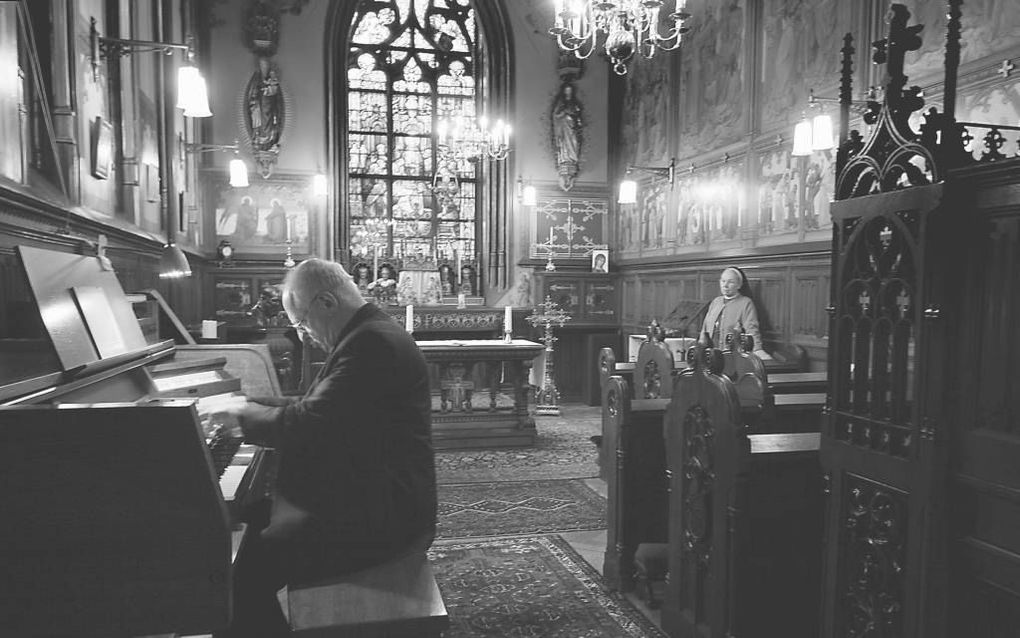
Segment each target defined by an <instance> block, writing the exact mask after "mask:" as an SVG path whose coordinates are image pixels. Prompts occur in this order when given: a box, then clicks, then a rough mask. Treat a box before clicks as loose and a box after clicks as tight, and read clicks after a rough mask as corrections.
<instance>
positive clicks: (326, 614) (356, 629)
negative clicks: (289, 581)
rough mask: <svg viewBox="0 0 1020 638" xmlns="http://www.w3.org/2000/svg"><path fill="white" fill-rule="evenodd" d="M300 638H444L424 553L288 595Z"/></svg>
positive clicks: (445, 623) (286, 603)
mask: <svg viewBox="0 0 1020 638" xmlns="http://www.w3.org/2000/svg"><path fill="white" fill-rule="evenodd" d="M284 596H285V597H286V599H285V600H281V603H283V607H284V609H286V610H287V612H288V614H287V615H288V618H289V619H290V626H291V633H292V634H293V635H295V636H309V637H311V636H315V637H322V638H326V637H333V636H335V637H337V638H341V637H342V638H430V637H434V638H439V636H441V635H442V632H443V631H444V630H445V629H447V628H448V627H449V626H450V618H449V616H448V615H447V613H446V605H445V604H443V597H442V595H441V594H440V592H439V586H438V585H437V584H436V579H435V576H434V575H433V573H432V566H431V565H430V564H429V561H428V557H427V556H426V554H425V553H424V552H414V553H410V554H407V555H405V556H403V557H401V558H398V559H395V560H392V561H390V562H388V563H384V564H383V565H379V566H376V567H372V568H369V569H366V570H363V571H360V572H356V573H353V574H349V575H347V576H345V577H342V578H340V579H330V580H328V581H320V582H314V583H307V584H302V585H300V586H294V587H289V588H286V589H285V590H283V593H281V598H282V597H284Z"/></svg>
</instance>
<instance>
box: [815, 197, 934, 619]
mask: <svg viewBox="0 0 1020 638" xmlns="http://www.w3.org/2000/svg"><path fill="white" fill-rule="evenodd" d="M941 199H942V186H927V187H919V188H914V189H910V190H908V191H902V192H899V193H888V194H884V195H880V196H873V197H867V198H862V199H858V200H848V201H844V202H836V203H834V204H833V209H832V210H833V221H834V223H835V225H836V228H835V231H834V232H835V239H834V246H833V301H834V303H833V306H832V308H831V310H832V313H833V318H832V325H833V328H832V337H831V339H832V341H831V342H830V350H829V354H830V362H829V365H830V372H829V375H830V396H829V412H830V414H829V418H828V422H827V424H826V428H825V430H824V432H823V442H822V458H823V466H824V469H825V472H826V476H827V478H828V480H829V484H828V485H829V504H828V514H827V517H826V520H827V529H826V541H827V542H826V547H827V550H826V551H827V556H826V563H827V569H826V572H825V574H826V575H825V579H826V582H825V588H824V591H825V593H826V601H825V623H826V624H825V627H824V631H823V635H826V636H867V635H875V636H884V635H889V636H908V635H924V634H917V633H914V632H916V630H917V627H918V623H921V622H922V620H921V618H919V617H918V616H919V610H921V609H922V601H921V600H920V592H921V591H922V590H923V587H922V583H923V581H922V578H923V575H924V574H925V571H926V558H925V551H926V550H925V546H926V544H927V543H928V542H929V538H930V533H931V531H932V530H931V529H929V528H928V527H927V525H926V524H924V523H923V522H922V521H923V519H924V517H925V516H931V513H930V512H927V510H928V509H929V508H930V507H931V503H930V499H931V498H932V494H931V493H930V492H929V490H930V487H931V486H930V482H931V478H932V476H934V473H935V472H936V470H937V466H938V461H937V458H936V455H935V450H934V444H933V440H932V439H933V436H934V434H933V431H932V427H931V425H930V422H929V419H930V417H931V415H932V414H933V413H934V412H937V408H935V406H937V405H938V402H939V398H938V397H935V396H926V395H925V393H926V392H928V389H929V388H933V387H936V386H934V385H933V384H932V383H931V381H932V379H931V377H932V375H933V374H935V369H936V367H937V366H938V365H941V364H942V358H943V357H940V356H939V355H938V354H937V352H936V350H935V348H933V347H928V345H929V344H938V345H941V344H943V343H944V342H943V341H942V340H941V338H940V336H941V335H940V334H938V331H939V330H940V329H941V326H940V325H939V324H938V323H937V322H932V321H930V319H931V318H932V317H934V316H937V311H936V307H935V306H929V304H932V303H933V302H932V299H934V298H937V297H938V296H939V291H938V290H937V289H936V288H935V286H936V285H937V283H938V281H937V276H936V274H935V273H936V268H937V263H929V261H933V262H938V260H939V255H938V254H937V253H936V252H935V251H932V250H931V245H930V244H931V241H932V238H933V236H935V235H936V234H937V233H938V228H937V223H938V216H939V214H940V212H941V209H940V206H941V204H942V201H941ZM944 261H945V260H943V263H944ZM873 624H875V625H879V626H881V627H883V628H884V629H883V630H882V631H883V632H887V633H875V634H872V633H870V631H869V630H868V629H867V628H866V626H869V625H873ZM908 628H909V631H908Z"/></svg>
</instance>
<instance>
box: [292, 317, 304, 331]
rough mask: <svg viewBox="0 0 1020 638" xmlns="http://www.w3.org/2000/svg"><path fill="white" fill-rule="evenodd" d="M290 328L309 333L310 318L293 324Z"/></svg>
mask: <svg viewBox="0 0 1020 638" xmlns="http://www.w3.org/2000/svg"><path fill="white" fill-rule="evenodd" d="M290 327H291V328H293V329H295V330H299V331H301V332H308V317H305V318H304V319H301V320H300V321H295V322H293V323H291V324H290Z"/></svg>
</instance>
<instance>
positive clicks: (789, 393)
mask: <svg viewBox="0 0 1020 638" xmlns="http://www.w3.org/2000/svg"><path fill="white" fill-rule="evenodd" d="M726 345H727V349H726V350H724V351H723V374H725V375H726V376H727V377H729V379H730V380H731V381H733V383H734V384H735V385H736V387H737V394H738V395H739V397H740V405H741V408H743V409H744V410H753V409H755V407H756V406H757V409H758V410H760V413H761V415H760V417H754V416H752V415H751V414H746V415H745V424H746V425H748V426H750V427H751V428H752V430H753V431H754V432H755V433H766V432H818V431H819V430H820V428H821V419H822V410H823V408H824V407H825V402H826V393H827V390H828V375H827V374H826V373H824V372H771V371H769V368H768V367H767V366H766V365H765V364H766V363H768V362H767V361H762V360H761V359H759V358H758V357H757V356H756V355H755V354H753V352H752V351H753V348H754V343H753V340H752V339H751V338H750V336H748V335H737V334H731V335H727V336H726Z"/></svg>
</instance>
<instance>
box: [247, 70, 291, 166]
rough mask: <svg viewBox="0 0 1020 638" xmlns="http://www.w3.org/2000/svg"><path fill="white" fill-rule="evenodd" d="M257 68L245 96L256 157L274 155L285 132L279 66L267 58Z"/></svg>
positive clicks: (250, 135) (249, 129)
mask: <svg viewBox="0 0 1020 638" xmlns="http://www.w3.org/2000/svg"><path fill="white" fill-rule="evenodd" d="M258 65H259V66H258V70H257V71H255V73H254V74H252V77H251V80H249V82H248V90H247V92H246V96H247V100H246V104H247V106H248V133H249V138H250V139H251V145H252V150H254V151H255V152H256V153H258V152H260V151H261V152H274V153H275V152H278V151H279V144H280V134H281V133H282V132H283V92H282V91H281V90H280V78H279V74H278V71H277V69H276V65H275V64H273V63H272V62H271V61H270V60H269V58H265V57H260V58H259V62H258Z"/></svg>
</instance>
